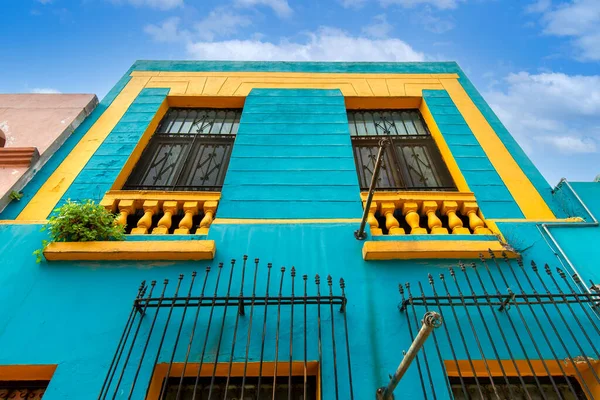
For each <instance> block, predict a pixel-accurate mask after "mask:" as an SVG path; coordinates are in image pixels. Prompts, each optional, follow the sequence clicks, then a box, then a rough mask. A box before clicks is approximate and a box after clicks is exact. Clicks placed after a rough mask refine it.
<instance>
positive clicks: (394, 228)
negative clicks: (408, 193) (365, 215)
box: [381, 202, 405, 235]
mask: <svg viewBox="0 0 600 400" xmlns="http://www.w3.org/2000/svg"><path fill="white" fill-rule="evenodd" d="M395 210H396V206H395V205H394V203H391V202H390V203H382V204H381V213H382V214H383V215H384V216H385V227H386V228H387V229H388V235H404V233H405V232H404V228H400V223H399V222H398V220H397V219H396V218H395V217H394V211H395Z"/></svg>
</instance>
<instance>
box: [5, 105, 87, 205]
mask: <svg viewBox="0 0 600 400" xmlns="http://www.w3.org/2000/svg"><path fill="white" fill-rule="evenodd" d="M97 104H98V99H97V98H96V96H95V95H93V94H0V130H2V132H3V133H4V135H5V136H6V144H5V147H6V148H15V147H36V148H37V149H38V151H39V153H40V158H39V160H37V161H36V162H34V163H33V164H32V165H31V167H29V168H25V167H0V210H2V209H3V208H4V207H5V206H6V204H7V203H8V194H9V193H10V192H11V191H13V190H14V191H17V192H18V191H19V190H21V189H22V188H23V187H24V186H25V184H26V183H27V182H28V181H29V180H30V179H31V177H32V176H33V174H34V172H35V170H39V169H40V168H41V167H42V166H43V165H44V163H45V162H46V161H47V160H48V158H50V156H51V155H52V154H53V153H54V152H55V151H56V150H57V149H58V148H59V147H60V146H61V145H62V143H63V142H64V141H65V140H66V139H67V138H68V137H69V135H70V134H71V133H72V132H73V131H74V130H75V128H77V126H79V124H80V123H81V122H82V121H83V120H84V119H85V117H87V116H88V115H89V113H91V112H92V110H93V109H94V108H95V107H96V105H97Z"/></svg>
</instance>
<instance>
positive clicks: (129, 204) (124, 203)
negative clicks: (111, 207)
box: [115, 200, 135, 226]
mask: <svg viewBox="0 0 600 400" xmlns="http://www.w3.org/2000/svg"><path fill="white" fill-rule="evenodd" d="M133 213H135V200H121V201H119V216H118V217H117V219H116V220H115V221H116V222H117V224H120V225H123V226H125V225H127V217H128V216H130V215H131V214H133Z"/></svg>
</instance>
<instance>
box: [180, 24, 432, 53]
mask: <svg viewBox="0 0 600 400" xmlns="http://www.w3.org/2000/svg"><path fill="white" fill-rule="evenodd" d="M306 38H307V39H306V40H304V41H291V40H286V39H282V40H280V41H278V42H269V41H262V40H225V41H217V42H208V41H196V42H189V43H188V45H187V51H188V53H189V55H190V56H191V57H193V58H195V59H204V60H260V61H275V60H278V61H423V60H424V59H425V55H424V54H423V53H421V52H418V51H416V50H414V49H413V48H412V47H411V46H410V45H408V44H407V43H405V42H403V41H402V40H400V39H369V38H365V37H357V36H351V35H349V34H348V33H346V32H344V31H341V30H339V29H333V28H321V29H319V30H318V31H317V32H313V33H308V34H306Z"/></svg>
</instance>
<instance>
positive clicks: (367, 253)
mask: <svg viewBox="0 0 600 400" xmlns="http://www.w3.org/2000/svg"><path fill="white" fill-rule="evenodd" d="M489 250H492V252H493V253H494V255H496V256H501V255H502V253H503V252H506V254H507V255H508V256H509V257H511V258H514V257H516V256H517V254H516V253H515V252H514V251H511V250H510V249H508V248H506V247H504V246H503V245H502V243H500V242H497V241H466V240H423V241H413V240H410V241H408V240H406V241H405V240H394V241H392V240H386V241H383V240H382V241H368V242H365V244H364V245H363V249H362V253H363V258H364V259H365V260H413V259H432V258H450V259H469V258H479V255H480V254H483V256H484V257H486V258H487V257H489Z"/></svg>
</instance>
